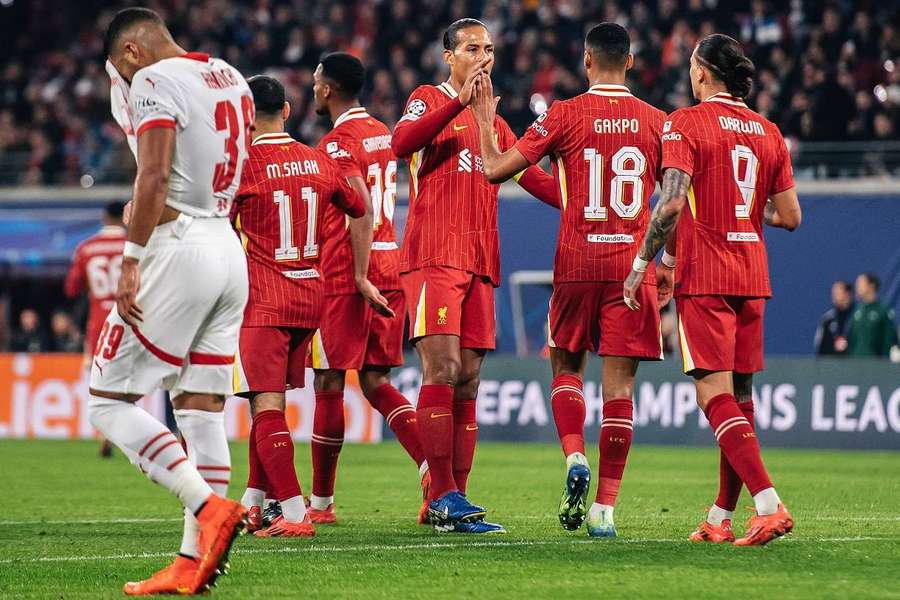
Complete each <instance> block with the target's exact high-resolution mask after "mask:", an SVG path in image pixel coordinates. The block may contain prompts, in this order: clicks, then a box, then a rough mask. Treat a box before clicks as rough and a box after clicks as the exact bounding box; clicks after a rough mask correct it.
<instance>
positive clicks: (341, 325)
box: [310, 290, 406, 371]
mask: <svg viewBox="0 0 900 600" xmlns="http://www.w3.org/2000/svg"><path fill="white" fill-rule="evenodd" d="M381 294H382V295H383V296H384V297H385V299H387V301H388V304H389V305H390V307H391V308H392V309H393V311H394V314H395V316H394V318H393V319H391V318H389V317H383V316H381V315H380V314H378V313H377V312H375V309H373V308H372V307H371V306H369V303H368V302H366V300H365V298H363V297H362V296H361V295H360V294H343V295H340V296H326V297H325V310H324V311H323V312H322V322H321V324H320V325H319V330H318V331H317V332H316V335H315V337H314V338H313V343H312V352H311V353H310V354H311V358H310V366H311V367H312V368H313V369H340V370H342V371H347V370H349V369H361V368H362V367H363V366H364V365H371V366H376V367H396V366H398V365H402V364H403V323H404V320H403V319H404V314H403V313H405V312H406V302H405V300H404V298H403V292H401V291H399V290H387V291H382V292H381Z"/></svg>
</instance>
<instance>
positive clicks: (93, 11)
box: [0, 0, 900, 185]
mask: <svg viewBox="0 0 900 600" xmlns="http://www.w3.org/2000/svg"><path fill="white" fill-rule="evenodd" d="M131 4H132V3H131V2H125V1H124V0H110V1H106V2H97V1H88V2H84V3H82V2H54V3H49V4H48V3H47V2H16V3H15V5H14V12H12V13H10V14H11V17H10V18H13V19H16V23H15V25H14V26H13V27H8V28H7V29H8V31H9V32H10V34H11V39H8V40H4V42H5V43H6V45H7V46H8V48H10V49H11V50H10V52H9V57H8V58H7V59H6V60H4V61H3V65H2V66H0V184H6V185H14V184H57V183H60V184H78V183H79V182H80V181H81V180H82V179H81V178H82V175H86V174H89V175H91V176H92V178H93V179H92V180H93V181H96V182H98V183H103V182H111V181H114V182H127V181H129V180H130V178H131V177H132V175H133V169H134V164H133V159H132V158H131V156H130V153H129V151H128V149H127V147H126V145H125V140H124V136H123V135H122V134H121V132H120V131H118V128H117V127H116V126H115V125H114V124H113V123H112V120H111V118H110V115H109V83H108V81H107V78H106V74H105V72H104V70H103V62H104V58H105V57H103V56H102V36H103V33H104V31H105V28H106V25H107V23H108V22H109V20H110V19H111V17H112V15H113V14H114V13H115V11H116V10H117V9H119V8H122V7H124V6H128V5H131ZM146 4H148V5H149V6H150V7H152V8H155V9H156V10H158V11H160V12H161V13H162V15H163V17H164V18H165V19H166V21H167V22H168V24H169V26H170V27H171V29H172V32H173V34H174V36H175V38H176V40H177V41H178V42H179V43H180V44H181V45H182V46H184V47H185V48H187V49H189V50H199V51H204V52H209V53H211V54H213V55H217V56H221V57H223V58H225V59H226V60H228V61H230V62H232V63H233V64H234V65H235V66H236V67H237V68H239V69H240V70H241V71H242V72H243V73H244V74H246V75H252V74H256V73H260V72H264V71H271V72H274V73H275V74H276V75H278V76H279V77H281V78H282V80H283V81H284V82H285V84H286V87H287V91H288V94H289V95H290V97H291V104H292V105H293V108H294V110H293V111H292V117H291V119H290V120H289V121H288V124H287V129H288V132H289V133H291V134H292V135H294V136H296V137H298V138H300V139H302V140H303V141H306V142H311V143H314V142H316V141H317V140H318V138H319V137H321V135H323V133H324V132H325V131H326V128H327V124H325V123H323V122H322V121H321V119H320V118H319V117H317V116H316V115H315V113H314V111H313V109H312V106H311V102H310V96H309V89H308V88H309V86H310V85H311V77H312V70H313V69H314V68H315V66H316V63H317V62H318V60H319V57H320V55H321V54H322V53H323V52H326V51H330V50H349V51H351V52H354V53H357V54H359V55H360V56H361V58H362V59H363V61H364V62H365V63H366V66H367V67H368V70H369V78H370V80H369V82H368V85H367V86H366V90H367V97H364V98H363V101H364V103H365V104H366V105H367V106H368V107H369V110H370V112H371V113H372V114H374V115H375V116H377V117H379V118H380V119H382V120H384V121H386V122H387V123H388V125H392V124H393V123H395V122H396V120H397V118H398V117H399V115H400V114H401V111H402V110H403V106H404V104H405V102H406V98H407V97H408V95H409V93H410V91H411V90H412V89H413V88H414V87H415V86H417V85H419V84H421V83H437V82H439V81H441V80H442V79H444V78H445V77H446V70H445V68H444V65H443V60H442V58H441V44H440V37H441V34H442V32H443V29H444V28H445V27H446V26H447V25H448V24H449V23H450V22H452V21H453V20H455V19H456V18H459V17H461V16H472V17H480V18H482V19H483V20H484V21H485V22H486V23H487V24H488V26H489V27H490V28H491V29H492V31H493V34H494V39H495V41H496V44H497V55H496V61H497V62H496V66H495V68H494V76H495V80H496V81H495V87H496V89H497V93H498V95H500V96H501V97H502V98H503V101H502V103H501V105H500V111H501V113H503V115H504V116H505V117H506V118H507V120H508V121H509V123H510V126H511V127H512V128H513V130H514V131H515V132H517V133H522V132H523V131H524V130H525V129H526V128H527V127H528V125H529V124H530V123H531V121H532V120H533V119H534V118H535V116H536V114H538V113H540V112H541V111H542V110H543V108H544V107H546V106H547V105H548V104H550V103H551V102H552V101H553V100H554V99H557V98H566V97H570V96H572V95H574V94H576V93H579V92H581V91H583V89H584V75H583V73H582V68H581V67H580V65H581V62H582V53H583V48H582V36H583V34H584V32H585V31H586V30H587V29H588V28H589V27H590V26H591V25H593V24H595V23H597V22H599V21H601V20H614V21H616V22H618V23H620V24H622V25H623V26H624V27H626V28H628V30H629V32H630V33H631V35H632V50H633V52H634V54H635V68H634V70H633V71H632V72H631V73H630V76H629V85H630V86H631V88H632V90H633V91H634V92H635V94H636V95H638V96H639V97H641V98H642V99H644V100H647V101H648V102H650V103H651V104H653V105H655V106H657V107H659V108H660V109H663V110H666V111H671V110H673V109H675V108H678V107H681V106H684V105H687V104H690V103H691V102H693V99H692V98H691V96H690V84H689V81H688V69H687V64H688V59H689V57H690V54H691V52H692V51H693V48H694V45H695V44H696V42H697V40H698V39H699V38H700V37H702V36H704V35H707V34H708V33H711V32H713V31H719V32H722V33H727V34H729V35H732V36H734V37H737V38H739V39H740V40H742V42H743V43H744V45H745V46H746V49H747V52H748V53H749V54H750V56H752V57H753V60H754V61H755V63H756V66H757V71H758V73H759V77H758V78H757V81H756V82H755V86H754V90H753V93H752V94H751V96H750V97H749V99H748V101H749V103H750V105H751V107H754V108H758V109H759V110H760V111H761V112H762V113H764V114H765V115H766V116H768V117H769V118H770V119H772V120H773V121H774V122H775V123H776V124H778V125H779V127H781V128H782V130H783V131H784V132H785V133H786V134H787V135H790V136H792V137H795V138H797V139H799V140H800V141H831V140H845V139H854V140H866V141H867V140H888V139H890V140H896V139H897V132H898V131H900V35H898V32H897V21H898V18H900V2H898V0H879V1H878V2H874V1H872V0H865V1H861V2H836V3H833V4H832V3H828V4H825V3H816V2H809V1H808V0H795V1H792V2H788V1H787V0H753V1H752V2H750V3H739V2H725V1H724V0H637V1H635V2H603V3H600V2H597V3H581V2H572V1H568V0H566V1H564V0H555V1H548V2H536V1H527V2H525V1H520V0H482V1H480V2H471V3H465V2H440V1H438V0H418V1H416V2H411V1H410V0H343V1H340V2H332V1H326V0H260V1H258V2H235V1H228V0H192V1H188V0H166V1H165V2H163V1H162V0H148V1H147V3H146ZM51 5H52V7H53V8H52V10H51V9H50V8H49V6H51ZM4 18H7V17H6V15H4ZM533 94H537V95H536V96H534V97H532V95H533ZM848 124H849V125H848ZM869 163H871V164H872V165H873V166H872V167H871V168H869V167H868V166H866V165H868V164H869ZM859 168H861V169H868V170H867V171H866V174H881V173H883V172H884V171H885V170H890V169H893V170H894V171H896V170H897V165H896V162H895V163H893V164H892V165H887V166H886V165H885V164H884V163H883V161H880V162H879V161H863V164H862V166H860V167H859ZM798 172H802V170H800V171H798ZM87 181H91V180H89V179H87Z"/></svg>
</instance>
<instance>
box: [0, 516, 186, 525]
mask: <svg viewBox="0 0 900 600" xmlns="http://www.w3.org/2000/svg"><path fill="white" fill-rule="evenodd" d="M183 520H184V519H183V518H181V519H173V518H165V519H163V518H155V519H154V518H148V519H137V518H135V519H131V518H122V519H75V520H66V521H41V520H37V521H0V526H2V525H9V526H11V525H95V524H98V523H112V524H115V523H174V522H176V521H183Z"/></svg>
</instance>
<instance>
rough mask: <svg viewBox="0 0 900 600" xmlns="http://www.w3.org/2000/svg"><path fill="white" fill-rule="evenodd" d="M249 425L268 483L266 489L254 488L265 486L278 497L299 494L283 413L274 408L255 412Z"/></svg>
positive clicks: (291, 442)
mask: <svg viewBox="0 0 900 600" xmlns="http://www.w3.org/2000/svg"><path fill="white" fill-rule="evenodd" d="M253 428H254V429H255V430H256V452H257V455H258V456H259V460H260V462H261V463H262V466H263V467H264V468H265V475H266V479H267V480H268V483H269V485H268V486H267V488H268V489H267V488H257V489H267V491H268V492H269V493H270V494H272V495H273V496H274V497H275V499H276V500H279V501H280V500H287V499H288V498H293V497H294V496H299V495H300V484H299V483H298V481H297V472H296V471H295V470H294V441H293V440H292V439H291V431H290V429H288V425H287V421H286V420H285V418H284V413H283V412H281V411H280V410H274V409H273V410H264V411H262V412H259V413H256V417H255V418H254V419H253Z"/></svg>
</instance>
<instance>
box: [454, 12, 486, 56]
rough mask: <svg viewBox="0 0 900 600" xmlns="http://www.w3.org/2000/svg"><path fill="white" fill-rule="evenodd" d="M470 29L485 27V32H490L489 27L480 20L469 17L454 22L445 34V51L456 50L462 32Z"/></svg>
mask: <svg viewBox="0 0 900 600" xmlns="http://www.w3.org/2000/svg"><path fill="white" fill-rule="evenodd" d="M468 27H484V28H485V30H487V31H490V29H488V27H487V25H485V24H484V23H482V22H481V21H479V20H478V19H472V18H470V17H467V18H465V19H460V20H458V21H454V22H453V23H451V24H450V27H448V28H447V31H445V32H444V50H450V51H452V50H453V49H454V48H456V45H457V44H458V43H459V32H460V30H461V29H466V28H468Z"/></svg>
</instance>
